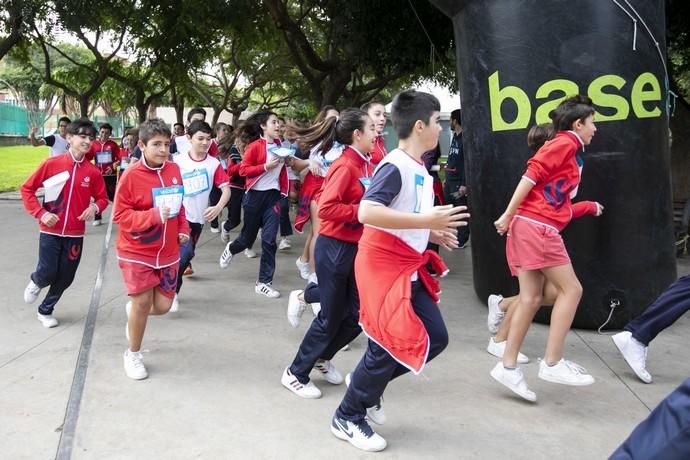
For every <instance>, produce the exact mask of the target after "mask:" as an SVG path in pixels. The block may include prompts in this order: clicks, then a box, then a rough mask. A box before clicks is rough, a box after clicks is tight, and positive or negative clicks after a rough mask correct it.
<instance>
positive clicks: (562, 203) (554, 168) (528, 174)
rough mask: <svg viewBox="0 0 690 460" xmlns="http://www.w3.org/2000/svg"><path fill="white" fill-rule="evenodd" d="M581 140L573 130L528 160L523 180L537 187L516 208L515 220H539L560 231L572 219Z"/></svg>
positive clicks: (561, 132)
mask: <svg viewBox="0 0 690 460" xmlns="http://www.w3.org/2000/svg"><path fill="white" fill-rule="evenodd" d="M583 146H584V144H583V142H582V140H581V139H580V138H579V137H578V135H577V134H575V133H574V132H572V131H560V132H558V133H557V134H556V136H555V137H554V138H553V139H552V140H550V141H547V142H546V143H545V144H544V145H543V146H542V147H541V148H540V149H539V150H537V153H535V154H534V156H533V157H532V158H530V159H529V160H528V161H527V171H525V173H524V174H523V176H522V177H523V178H524V179H526V180H528V181H530V182H531V183H533V184H534V187H532V189H531V190H530V192H529V193H528V194H527V196H526V197H525V199H524V200H523V201H522V203H521V204H520V206H519V207H518V209H517V212H516V217H518V218H520V217H522V218H526V219H530V220H534V221H537V222H538V223H541V224H545V225H548V226H551V227H553V228H555V229H556V230H557V231H559V232H560V231H561V230H563V229H564V228H565V226H566V225H568V223H569V222H570V220H571V219H572V211H571V199H572V198H574V197H575V194H576V193H577V188H578V185H579V184H580V175H581V169H580V167H579V165H578V161H577V151H578V150H579V149H580V148H581V147H583Z"/></svg>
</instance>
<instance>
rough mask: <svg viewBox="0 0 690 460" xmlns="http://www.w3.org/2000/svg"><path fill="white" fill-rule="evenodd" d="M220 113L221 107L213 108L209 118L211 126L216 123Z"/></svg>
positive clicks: (221, 111)
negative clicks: (211, 115)
mask: <svg viewBox="0 0 690 460" xmlns="http://www.w3.org/2000/svg"><path fill="white" fill-rule="evenodd" d="M221 113H223V109H222V108H218V107H214V108H213V117H212V118H211V128H213V127H214V126H216V123H218V119H219V118H220V114H221Z"/></svg>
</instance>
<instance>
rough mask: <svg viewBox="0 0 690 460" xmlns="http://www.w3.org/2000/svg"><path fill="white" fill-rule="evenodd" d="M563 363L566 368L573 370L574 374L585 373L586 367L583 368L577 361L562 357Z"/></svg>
mask: <svg viewBox="0 0 690 460" xmlns="http://www.w3.org/2000/svg"><path fill="white" fill-rule="evenodd" d="M563 364H565V365H566V367H568V369H570V370H571V371H573V372H574V373H575V374H587V369H585V368H584V367H582V366H580V365H579V364H577V363H574V362H572V361H568V360H567V359H564V360H563Z"/></svg>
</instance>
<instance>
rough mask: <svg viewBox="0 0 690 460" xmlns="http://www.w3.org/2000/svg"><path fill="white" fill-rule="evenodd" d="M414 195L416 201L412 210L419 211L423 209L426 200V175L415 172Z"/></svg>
mask: <svg viewBox="0 0 690 460" xmlns="http://www.w3.org/2000/svg"><path fill="white" fill-rule="evenodd" d="M414 196H415V203H414V209H413V210H412V212H415V213H418V212H421V210H422V203H423V201H424V176H420V175H419V174H415V176H414Z"/></svg>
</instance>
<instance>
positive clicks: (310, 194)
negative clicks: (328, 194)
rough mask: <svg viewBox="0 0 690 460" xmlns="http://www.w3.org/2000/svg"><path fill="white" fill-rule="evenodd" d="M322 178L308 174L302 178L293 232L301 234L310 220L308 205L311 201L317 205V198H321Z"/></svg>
mask: <svg viewBox="0 0 690 460" xmlns="http://www.w3.org/2000/svg"><path fill="white" fill-rule="evenodd" d="M324 180H325V178H324V177H321V176H315V175H314V174H312V173H311V172H308V173H307V175H306V176H304V182H303V183H302V188H301V189H300V191H299V202H298V203H297V215H296V216H295V231H296V232H297V233H302V232H303V231H304V225H305V224H306V223H307V222H309V219H311V212H310V211H309V205H310V204H311V202H312V201H316V202H317V203H318V201H319V196H321V187H322V186H323V181H324Z"/></svg>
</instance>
